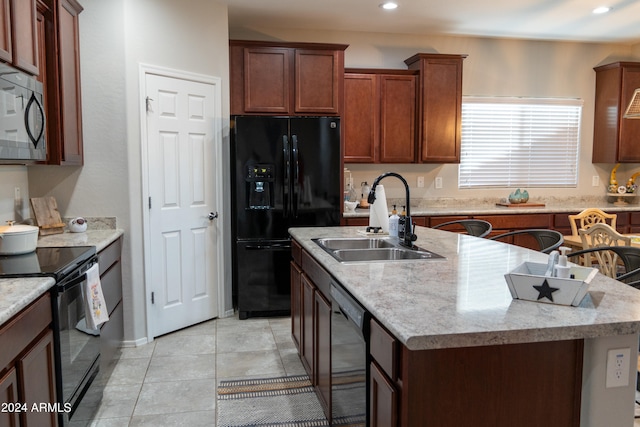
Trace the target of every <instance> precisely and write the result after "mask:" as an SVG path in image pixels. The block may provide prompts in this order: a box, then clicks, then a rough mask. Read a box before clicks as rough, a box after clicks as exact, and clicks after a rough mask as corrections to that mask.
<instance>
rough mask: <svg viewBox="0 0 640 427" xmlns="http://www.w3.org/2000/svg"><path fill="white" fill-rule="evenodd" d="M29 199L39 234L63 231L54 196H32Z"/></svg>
mask: <svg viewBox="0 0 640 427" xmlns="http://www.w3.org/2000/svg"><path fill="white" fill-rule="evenodd" d="M30 200H31V208H32V209H33V214H34V215H35V217H36V222H37V223H38V227H40V235H41V236H47V235H49V234H60V233H64V223H63V222H62V218H61V217H60V212H59V211H58V203H57V202H56V199H55V198H54V197H32V198H31V199H30Z"/></svg>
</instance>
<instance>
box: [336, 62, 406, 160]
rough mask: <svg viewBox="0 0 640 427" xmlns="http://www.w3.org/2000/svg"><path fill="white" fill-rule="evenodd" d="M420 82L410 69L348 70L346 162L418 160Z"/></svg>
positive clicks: (346, 84)
mask: <svg viewBox="0 0 640 427" xmlns="http://www.w3.org/2000/svg"><path fill="white" fill-rule="evenodd" d="M416 84H417V74H416V73H415V72H413V71H408V70H366V69H348V70H347V72H345V77H344V86H345V87H344V92H345V96H344V98H345V102H344V105H345V106H344V113H343V117H344V121H343V128H344V145H345V149H344V150H345V151H344V161H345V162H353V163H356V162H360V163H413V162H415V160H416V156H415V147H416Z"/></svg>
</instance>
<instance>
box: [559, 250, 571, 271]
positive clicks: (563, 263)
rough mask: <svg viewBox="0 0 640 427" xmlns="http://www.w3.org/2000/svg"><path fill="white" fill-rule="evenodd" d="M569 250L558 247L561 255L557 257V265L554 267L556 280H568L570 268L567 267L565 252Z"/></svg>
mask: <svg viewBox="0 0 640 427" xmlns="http://www.w3.org/2000/svg"><path fill="white" fill-rule="evenodd" d="M570 250H571V248H567V247H566V246H561V247H560V252H561V254H562V255H560V256H559V257H558V264H557V265H556V277H558V278H561V279H568V278H569V271H570V270H571V267H569V266H568V265H567V252H568V251H570Z"/></svg>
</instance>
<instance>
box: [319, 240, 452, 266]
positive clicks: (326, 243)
mask: <svg viewBox="0 0 640 427" xmlns="http://www.w3.org/2000/svg"><path fill="white" fill-rule="evenodd" d="M312 240H313V241H314V242H315V243H316V244H317V245H318V246H320V247H321V248H322V249H324V250H325V251H326V252H327V253H329V254H330V255H331V256H332V257H334V258H335V259H336V260H338V261H340V262H381V261H411V260H431V259H443V257H442V256H441V255H438V254H436V253H434V252H431V251H427V250H425V249H422V248H419V247H417V246H413V247H411V248H409V247H407V246H403V245H402V244H401V240H400V239H398V238H394V237H386V238H378V237H376V238H359V237H356V238H322V239H312Z"/></svg>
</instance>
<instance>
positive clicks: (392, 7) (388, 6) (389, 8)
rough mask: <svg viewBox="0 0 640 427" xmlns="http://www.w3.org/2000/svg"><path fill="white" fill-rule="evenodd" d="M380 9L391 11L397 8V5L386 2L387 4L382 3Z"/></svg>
mask: <svg viewBox="0 0 640 427" xmlns="http://www.w3.org/2000/svg"><path fill="white" fill-rule="evenodd" d="M380 7H381V8H383V9H386V10H393V9H395V8H397V7H398V3H394V2H392V1H388V2H385V3H382V4H381V5H380Z"/></svg>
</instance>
